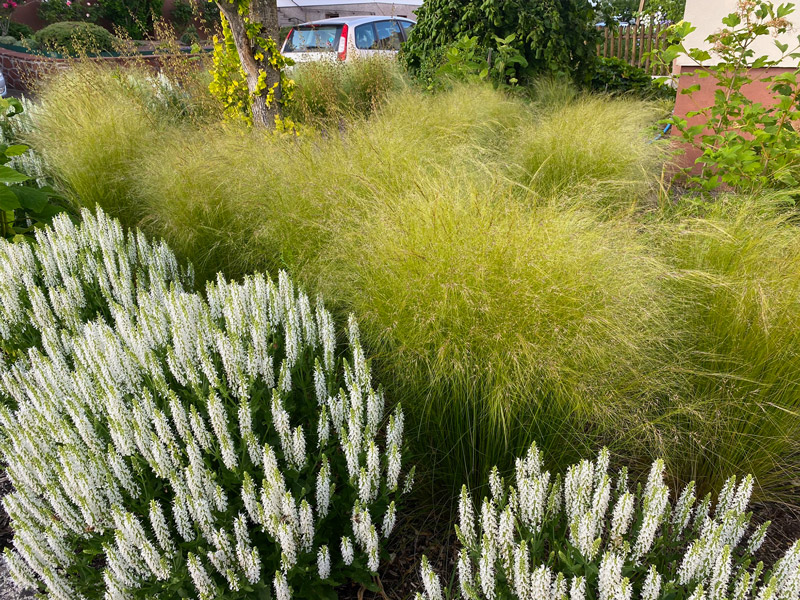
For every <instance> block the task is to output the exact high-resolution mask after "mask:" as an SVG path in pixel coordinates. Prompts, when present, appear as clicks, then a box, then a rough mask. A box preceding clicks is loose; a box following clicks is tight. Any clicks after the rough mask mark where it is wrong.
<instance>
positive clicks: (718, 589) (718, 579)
mask: <svg viewBox="0 0 800 600" xmlns="http://www.w3.org/2000/svg"><path fill="white" fill-rule="evenodd" d="M730 578H731V547H730V546H727V545H726V546H725V547H724V548H723V549H722V553H721V554H720V555H719V556H718V557H717V560H716V562H715V564H714V570H713V572H712V575H711V584H710V585H709V590H708V591H709V598H710V600H723V599H724V598H726V597H727V595H728V583H729V581H730Z"/></svg>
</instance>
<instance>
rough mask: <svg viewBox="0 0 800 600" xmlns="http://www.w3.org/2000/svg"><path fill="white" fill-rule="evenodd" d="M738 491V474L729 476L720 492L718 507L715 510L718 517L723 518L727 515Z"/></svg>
mask: <svg viewBox="0 0 800 600" xmlns="http://www.w3.org/2000/svg"><path fill="white" fill-rule="evenodd" d="M735 493H736V476H735V475H734V476H732V477H729V478H728V479H727V480H726V481H725V484H724V485H723V486H722V489H721V490H720V492H719V497H718V498H717V508H716V510H715V511H714V515H715V516H716V518H717V519H721V518H722V517H724V516H725V513H726V512H728V508H729V505H730V504H731V502H732V501H733V496H734V494H735Z"/></svg>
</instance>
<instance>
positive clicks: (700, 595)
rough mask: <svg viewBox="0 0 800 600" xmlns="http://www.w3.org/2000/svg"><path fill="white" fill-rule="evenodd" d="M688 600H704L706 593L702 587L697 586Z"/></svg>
mask: <svg viewBox="0 0 800 600" xmlns="http://www.w3.org/2000/svg"><path fill="white" fill-rule="evenodd" d="M689 600H706V593H705V591H704V590H703V586H702V585H698V586H697V587H696V588H695V590H694V592H692V595H691V596H689Z"/></svg>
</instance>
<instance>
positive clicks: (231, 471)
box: [0, 217, 413, 600]
mask: <svg viewBox="0 0 800 600" xmlns="http://www.w3.org/2000/svg"><path fill="white" fill-rule="evenodd" d="M100 218H101V219H103V217H100ZM105 223H106V224H107V225H109V227H108V228H106V229H102V228H100V229H92V225H93V223H92V221H91V220H90V221H89V222H87V224H86V225H84V226H83V227H82V228H81V227H79V228H75V227H71V225H70V224H69V222H68V221H66V220H60V221H58V223H57V227H58V229H53V230H49V231H47V233H46V234H43V235H42V236H41V238H40V240H39V241H40V242H45V243H46V244H47V247H46V248H37V249H35V250H33V251H32V252H31V254H29V255H28V259H27V261H26V262H25V263H23V264H14V263H11V262H10V261H11V260H14V258H16V256H15V257H9V258H8V259H7V260H3V261H2V268H3V271H2V277H0V280H5V279H6V278H7V277H9V276H11V275H13V273H7V272H6V268H8V265H10V266H11V269H12V270H13V271H17V270H21V271H22V279H23V280H25V281H26V282H27V286H26V290H25V292H23V294H22V295H23V296H24V295H25V294H26V293H28V294H30V297H29V298H25V299H22V300H21V301H20V302H19V303H18V306H16V307H13V308H11V309H9V310H11V312H13V311H14V310H17V311H18V312H23V310H24V309H23V306H24V304H27V303H30V305H31V306H33V307H34V308H33V310H32V313H33V314H35V315H36V317H37V318H35V319H34V326H35V327H39V328H40V329H41V335H42V339H43V344H42V345H43V349H37V348H35V347H32V348H31V349H30V350H29V351H28V353H27V356H25V357H23V358H21V359H20V360H18V361H15V362H9V364H7V365H5V367H4V368H3V373H2V377H1V378H0V379H1V382H0V391H2V395H3V396H5V400H6V406H4V407H2V408H0V423H2V434H3V436H2V442H0V449H2V452H3V459H4V462H5V463H6V465H7V473H8V475H9V477H10V478H11V480H12V482H13V484H14V491H13V492H12V493H10V494H8V495H6V496H5V497H4V498H3V504H4V506H5V508H6V510H7V512H8V514H9V516H10V517H11V522H12V527H13V529H14V539H13V550H12V549H10V548H8V549H6V552H5V556H6V561H7V564H8V566H9V568H10V570H11V572H12V574H13V577H14V579H15V580H16V581H17V583H18V584H20V585H21V586H23V587H27V588H31V589H36V590H39V591H41V592H46V593H48V594H49V597H51V598H63V599H70V600H73V599H74V598H77V597H84V598H102V597H119V596H125V597H141V598H145V597H148V598H149V597H153V596H158V595H163V596H164V597H170V598H174V597H184V596H187V595H189V594H192V593H193V590H192V588H194V591H196V592H197V594H198V596H199V597H200V598H203V599H211V598H216V597H219V595H220V594H221V593H224V596H225V597H226V598H251V597H253V596H254V595H255V596H256V597H262V596H266V597H270V590H271V589H273V588H274V592H275V595H276V596H277V597H278V598H284V599H286V598H289V597H290V596H291V592H292V591H293V592H294V596H295V597H298V598H307V599H312V598H335V597H336V595H335V592H334V588H335V586H337V585H340V584H342V583H343V582H346V581H348V580H355V581H358V582H360V583H364V584H367V585H370V581H371V575H372V574H373V573H374V572H375V571H377V569H378V566H379V563H380V560H381V558H382V555H383V552H382V548H383V544H384V541H383V540H385V539H386V538H388V537H389V535H390V534H391V532H392V529H393V528H394V524H395V522H396V518H397V508H396V506H397V505H396V502H397V500H399V496H400V494H401V492H402V491H407V490H408V489H409V487H410V485H411V481H412V478H413V473H408V475H407V477H406V478H405V482H403V481H401V469H402V451H403V428H404V424H403V421H404V419H403V414H402V411H401V409H400V407H399V406H398V407H397V408H396V409H395V411H394V412H393V414H392V415H391V416H389V417H388V422H386V421H385V419H386V417H387V415H385V400H384V396H383V392H382V391H381V390H380V389H378V390H376V389H375V388H374V387H373V385H372V380H371V376H370V370H369V366H368V364H367V361H366V358H365V356H364V352H363V350H362V349H361V345H360V342H359V332H358V325H357V324H356V321H355V320H354V319H353V318H351V319H350V321H349V324H348V328H347V332H346V337H347V339H348V347H349V354H348V358H349V360H345V359H339V358H338V357H337V354H336V337H337V332H336V328H335V325H334V322H333V319H332V317H331V315H330V313H328V312H327V311H326V310H325V308H324V307H323V306H322V304H321V301H318V302H317V304H316V309H313V308H312V306H311V303H310V301H309V299H308V297H307V296H306V295H305V294H304V293H302V292H300V291H298V290H296V289H295V287H294V284H293V283H292V281H291V280H290V279H289V277H288V276H287V275H286V274H285V273H284V272H281V273H280V275H279V278H278V283H277V284H276V283H274V282H273V281H272V280H270V279H269V278H267V277H264V276H262V275H255V276H252V277H248V278H246V279H245V280H244V281H243V282H242V283H233V282H227V281H226V280H225V279H224V278H222V277H221V276H220V277H219V278H218V279H217V281H216V282H215V283H209V284H208V285H207V288H206V293H205V299H204V298H203V297H201V296H200V295H198V294H193V293H187V292H184V291H182V290H181V289H180V287H176V286H171V287H169V288H167V287H166V285H165V284H164V282H165V279H167V278H169V276H170V274H171V273H170V270H171V266H170V265H168V264H167V265H152V264H149V263H151V262H152V261H153V260H155V261H158V260H161V258H163V256H165V255H167V256H168V251H167V250H163V251H160V250H158V248H155V249H153V248H152V247H151V248H148V247H147V244H146V242H145V241H144V239H143V238H141V237H140V236H137V235H134V236H133V237H132V238H129V239H128V240H127V243H126V242H125V240H124V236H123V237H122V238H121V237H120V236H121V234H120V232H119V224H118V223H116V222H111V223H109V222H107V221H105ZM83 236H86V238H85V239H84V240H82V241H80V238H81V237H83ZM143 245H144V246H143ZM81 247H83V249H84V250H83V252H81V251H80V248H81ZM10 248H11V247H10V246H4V247H2V248H0V253H5V252H8V251H9V249H10ZM90 248H93V249H94V252H91V251H88V250H89V249H90ZM100 255H102V258H103V260H104V263H110V264H104V266H105V268H102V267H100V265H99V264H98V263H97V261H98V259H99V258H100ZM31 256H35V260H31V258H30V257H31ZM115 257H116V258H117V262H118V264H114V260H113V259H114V258H115ZM139 258H142V259H144V261H145V263H144V264H142V265H138V264H137V260H138V259H139ZM167 262H169V260H167ZM98 267H100V268H99V269H98ZM159 269H165V270H166V272H167V278H165V277H163V275H164V273H163V272H160V271H159ZM153 270H154V271H155V273H156V277H155V278H154V280H155V285H152V286H150V287H149V288H148V287H146V281H142V282H138V283H140V284H141V287H138V286H137V275H139V274H142V273H145V274H147V276H149V275H150V274H151V273H152V272H153ZM95 271H97V273H99V275H98V274H96V273H95ZM106 274H108V275H109V276H110V281H104V280H103V277H104V276H105V275H106ZM37 276H38V277H37ZM62 277H63V281H64V285H63V286H61V285H60V281H61V280H62ZM37 278H38V285H37V280H36V279H37ZM82 278H86V279H87V282H86V283H83V282H82V281H81V279H82ZM98 288H99V290H100V293H101V294H102V295H104V297H103V298H102V299H99V303H98V298H97V297H96V296H93V295H91V294H89V293H88V292H89V290H92V289H95V290H97V289H98ZM134 294H135V295H134ZM81 296H82V298H81ZM18 298H19V296H18ZM81 304H84V305H88V306H98V308H100V310H101V311H102V310H103V308H104V305H107V306H108V308H109V309H110V312H111V319H110V320H109V321H108V322H106V321H105V320H103V319H97V320H94V321H89V322H86V323H84V324H83V325H82V326H80V327H76V326H74V325H75V324H76V323H77V322H78V321H79V320H80V318H81V317H82V316H83V315H82V314H78V312H76V311H79V310H80V309H81ZM65 305H69V306H65ZM62 313H66V314H64V315H62ZM55 314H59V319H60V320H62V321H63V322H65V323H67V324H68V327H66V328H64V329H58V326H59V322H58V320H57V318H56V317H55V316H54V315H55ZM32 381H37V382H40V385H35V386H31V385H30V382H32ZM98 565H102V567H101V568H98ZM222 590H224V592H222Z"/></svg>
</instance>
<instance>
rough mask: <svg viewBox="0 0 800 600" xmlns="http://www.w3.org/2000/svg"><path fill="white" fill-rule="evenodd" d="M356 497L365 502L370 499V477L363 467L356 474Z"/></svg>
mask: <svg viewBox="0 0 800 600" xmlns="http://www.w3.org/2000/svg"><path fill="white" fill-rule="evenodd" d="M358 499H359V500H361V502H363V503H365V504H366V503H367V502H369V501H370V500H371V499H372V477H370V475H369V473H368V472H367V470H366V469H365V468H364V467H361V473H359V475H358Z"/></svg>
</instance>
